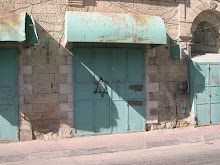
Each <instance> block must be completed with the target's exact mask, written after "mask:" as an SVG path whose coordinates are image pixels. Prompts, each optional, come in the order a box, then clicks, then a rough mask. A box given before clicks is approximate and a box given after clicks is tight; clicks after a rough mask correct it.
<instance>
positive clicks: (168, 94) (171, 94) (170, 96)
mask: <svg viewBox="0 0 220 165" xmlns="http://www.w3.org/2000/svg"><path fill="white" fill-rule="evenodd" d="M175 93H176V92H175V91H165V92H164V96H165V99H166V100H170V99H173V98H174V97H175Z"/></svg>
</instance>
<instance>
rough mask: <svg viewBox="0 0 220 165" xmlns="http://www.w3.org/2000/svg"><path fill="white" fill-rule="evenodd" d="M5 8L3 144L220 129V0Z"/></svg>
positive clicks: (45, 0)
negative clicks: (196, 126)
mask: <svg viewBox="0 0 220 165" xmlns="http://www.w3.org/2000/svg"><path fill="white" fill-rule="evenodd" d="M0 4H1V5H0V11H1V14H0V30H1V31H0V39H1V43H0V68H1V70H0V75H1V79H0V98H1V101H0V140H21V141H23V140H33V139H46V140H49V139H59V138H67V137H73V136H75V135H81V134H83V135H84V134H101V133H118V132H134V131H145V130H151V129H166V128H168V129H170V128H175V127H185V126H188V125H189V124H201V125H203V124H219V123H220V113H219V112H218V111H219V109H220V107H219V106H220V105H219V104H218V100H219V97H218V94H219V93H218V91H219V86H218V85H219V68H220V67H219V65H218V62H220V60H219V59H218V53H219V28H220V25H219V22H220V21H219V19H220V13H219V12H220V2H219V0H209V1H208V0H84V1H83V0H79V1H72V2H71V0H69V1H68V0H67V1H66V0H0ZM11 13H14V15H13V14H11ZM24 13H27V14H24ZM16 15H19V16H22V17H19V18H18V17H15V16H16ZM30 15H31V16H30ZM31 18H33V20H34V22H35V23H34V22H30V21H31ZM161 18H162V19H161ZM8 22H10V23H9V24H7V23H8ZM15 23H16V24H15ZM17 24H20V26H19V27H16V26H17ZM164 25H165V27H164ZM9 27H10V28H11V29H10V30H5V29H8V28H9ZM19 28H20V29H19ZM29 28H31V32H30V34H29V30H28V29H29ZM35 28H36V29H35ZM35 30H36V31H35ZM36 33H37V36H38V37H37V36H36V38H34V37H35V36H34V35H35V34H36ZM5 34H6V35H5ZM144 37H146V38H144ZM11 38H13V40H12V39H11ZM20 38H22V40H19V39H20ZM37 38H39V43H38V41H37ZM10 54H12V56H10ZM6 56H7V57H10V58H5V57H6ZM4 60H5V61H4ZM1 61H3V62H2V63H1ZM200 62H201V64H200ZM204 62H206V63H204ZM209 62H215V63H213V64H212V63H209ZM4 64H6V65H4ZM195 64H197V65H195ZM9 66H10V67H9ZM16 66H17V67H16ZM197 66H199V68H200V69H198V67H197ZM207 67H208V68H207ZM142 69H143V70H142ZM212 70H215V71H214V72H212ZM2 77H3V78H2ZM6 79H7V80H6ZM206 80H207V81H206ZM209 80H210V81H209ZM9 82H12V83H11V84H12V86H13V89H12V90H11V88H10V91H9V92H8V93H7V92H5V91H7V90H8V89H9V87H8V86H10V85H8V84H10V83H9ZM206 82H207V84H206ZM213 82H214V85H213ZM214 91H216V92H214ZM213 92H214V93H213ZM212 93H213V94H212ZM211 95H213V96H212V97H211ZM16 98H17V99H16ZM210 98H211V99H210ZM212 98H213V99H212ZM10 99H11V100H12V102H10V101H8V102H7V100H10ZM5 100H6V101H5Z"/></svg>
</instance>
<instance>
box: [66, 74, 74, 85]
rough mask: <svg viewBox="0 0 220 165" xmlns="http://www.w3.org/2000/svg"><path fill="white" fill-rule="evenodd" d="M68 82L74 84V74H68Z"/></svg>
mask: <svg viewBox="0 0 220 165" xmlns="http://www.w3.org/2000/svg"><path fill="white" fill-rule="evenodd" d="M67 83H68V84H72V83H73V74H67Z"/></svg>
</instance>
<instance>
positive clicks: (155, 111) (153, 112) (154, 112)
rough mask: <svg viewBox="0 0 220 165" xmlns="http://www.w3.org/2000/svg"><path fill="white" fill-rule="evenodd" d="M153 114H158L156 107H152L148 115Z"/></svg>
mask: <svg viewBox="0 0 220 165" xmlns="http://www.w3.org/2000/svg"><path fill="white" fill-rule="evenodd" d="M155 115H158V109H157V108H154V109H151V110H150V116H155Z"/></svg>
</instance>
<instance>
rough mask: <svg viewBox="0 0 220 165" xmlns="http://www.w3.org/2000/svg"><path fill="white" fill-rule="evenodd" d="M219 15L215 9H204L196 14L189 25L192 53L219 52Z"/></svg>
mask: <svg viewBox="0 0 220 165" xmlns="http://www.w3.org/2000/svg"><path fill="white" fill-rule="evenodd" d="M219 30H220V17H219V16H218V15H217V11H214V10H206V11H203V12H202V13H200V14H198V15H197V17H196V18H195V19H194V21H193V23H192V26H191V29H190V31H191V34H192V39H191V43H192V46H191V48H192V53H218V52H219V43H220V42H219V39H220V37H219Z"/></svg>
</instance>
